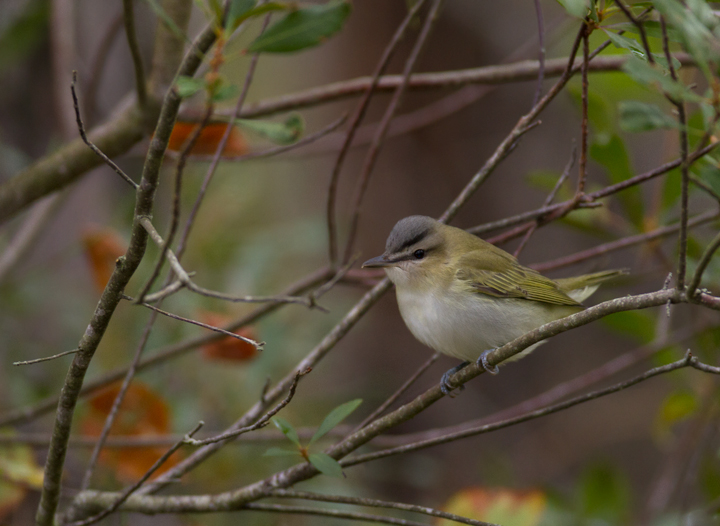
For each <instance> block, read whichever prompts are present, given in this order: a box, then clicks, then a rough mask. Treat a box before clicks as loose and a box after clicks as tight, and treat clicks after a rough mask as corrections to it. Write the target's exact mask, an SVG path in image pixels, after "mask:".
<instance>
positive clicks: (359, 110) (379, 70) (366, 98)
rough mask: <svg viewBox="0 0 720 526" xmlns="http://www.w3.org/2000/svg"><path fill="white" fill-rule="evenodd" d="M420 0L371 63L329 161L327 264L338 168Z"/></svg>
mask: <svg viewBox="0 0 720 526" xmlns="http://www.w3.org/2000/svg"><path fill="white" fill-rule="evenodd" d="M424 3H425V0H422V1H418V2H416V3H415V5H414V6H413V8H412V9H410V10H409V12H408V14H407V15H406V16H405V18H404V19H403V21H402V22H401V24H400V26H398V28H397V30H396V31H395V34H394V35H393V37H392V38H391V39H390V42H389V43H388V45H387V46H385V50H384V51H383V54H382V56H381V57H380V61H379V62H378V65H377V66H376V67H375V72H374V73H373V75H372V77H371V78H370V82H369V83H368V85H367V87H366V88H365V89H364V90H363V97H362V99H361V100H360V102H359V103H358V105H357V107H356V108H355V112H354V113H353V116H352V118H351V119H350V126H349V127H348V131H347V133H346V134H345V138H344V141H343V144H342V146H341V147H340V151H339V152H338V156H337V159H336V160H335V164H334V165H333V169H332V172H331V175H330V183H329V187H328V199H327V208H326V212H325V213H326V216H327V217H326V221H327V228H328V257H329V259H330V266H331V267H334V266H335V264H336V263H337V225H336V222H335V201H336V200H337V185H338V181H339V178H340V172H341V171H342V167H343V165H344V163H345V157H346V155H347V152H348V151H349V149H350V145H351V144H352V141H353V138H354V137H355V132H356V131H357V129H358V126H360V122H361V121H362V119H363V118H364V117H365V112H366V111H367V108H368V106H369V105H370V100H371V98H372V95H373V93H374V92H375V89H376V87H377V86H378V83H379V81H380V77H381V75H382V74H383V72H384V71H385V69H386V68H387V65H388V63H389V62H390V59H391V58H392V56H393V55H394V54H395V50H396V49H397V46H398V44H399V43H400V41H401V40H402V38H403V35H405V31H406V30H407V28H408V27H409V25H410V22H411V21H412V20H413V18H414V17H415V16H416V15H417V13H418V12H419V11H420V8H421V7H422V6H423V4H424Z"/></svg>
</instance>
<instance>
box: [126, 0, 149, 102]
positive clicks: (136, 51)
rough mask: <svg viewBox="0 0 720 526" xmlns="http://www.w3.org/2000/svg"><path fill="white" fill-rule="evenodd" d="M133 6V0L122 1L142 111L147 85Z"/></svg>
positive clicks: (145, 100) (136, 90)
mask: <svg viewBox="0 0 720 526" xmlns="http://www.w3.org/2000/svg"><path fill="white" fill-rule="evenodd" d="M133 5H134V3H133V0H123V23H124V24H125V35H126V36H127V40H128V47H129V48H130V56H132V61H133V67H134V68H135V92H136V93H137V100H138V105H139V106H140V108H141V109H143V110H144V109H145V106H146V105H147V85H146V81H145V70H144V68H143V60H142V54H141V53H140V44H138V40H137V33H136V32H135V13H134V7H133Z"/></svg>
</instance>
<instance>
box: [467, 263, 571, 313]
mask: <svg viewBox="0 0 720 526" xmlns="http://www.w3.org/2000/svg"><path fill="white" fill-rule="evenodd" d="M455 277H456V278H457V279H458V280H461V281H464V282H466V283H467V284H468V285H469V286H470V287H471V288H472V290H474V291H475V292H477V293H478V294H485V295H487V296H492V297H495V298H522V299H527V300H531V301H540V302H543V303H551V304H553V305H580V303H578V302H577V301H575V300H574V299H572V298H571V297H570V296H568V295H567V294H566V293H565V292H563V291H562V290H561V289H560V287H558V285H557V284H556V283H555V282H554V281H553V280H551V279H549V278H546V277H545V276H543V275H542V274H540V273H539V272H536V271H534V270H532V269H529V268H526V267H523V266H522V265H520V264H519V263H518V262H517V261H516V260H515V258H514V257H512V256H511V255H510V254H507V253H506V252H501V251H499V250H498V252H495V251H492V252H491V251H488V250H482V251H473V252H470V253H468V254H466V255H464V256H463V257H462V258H460V260H459V261H458V271H457V273H456V274H455Z"/></svg>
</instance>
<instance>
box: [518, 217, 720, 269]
mask: <svg viewBox="0 0 720 526" xmlns="http://www.w3.org/2000/svg"><path fill="white" fill-rule="evenodd" d="M718 217H720V212H714V211H709V212H705V213H704V214H700V215H699V216H697V217H694V218H693V219H691V220H690V221H688V228H692V227H695V226H699V225H702V224H705V223H708V222H710V221H712V220H713V219H717V218H718ZM678 230H680V223H676V224H674V225H669V226H664V227H660V228H656V229H655V230H651V231H650V232H645V233H643V234H636V235H634V236H628V237H624V238H622V239H617V240H615V241H610V242H609V243H604V244H602V245H598V246H596V247H593V248H589V249H587V250H581V251H580V252H576V253H574V254H570V255H567V256H563V257H560V258H557V259H553V260H550V261H545V262H543V263H536V264H532V265H528V266H529V267H530V268H532V269H535V270H537V271H538V272H545V271H548V270H554V269H558V268H562V267H567V266H570V265H574V264H576V263H580V262H582V261H586V260H588V259H593V258H596V257H598V256H601V255H603V254H607V253H609V252H613V251H615V250H620V249H622V248H626V247H629V246H633V245H639V244H641V243H647V242H648V241H652V240H653V239H658V238H660V237H665V236H669V235H671V234H674V233H675V232H677V231H678Z"/></svg>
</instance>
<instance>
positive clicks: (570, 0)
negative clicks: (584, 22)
mask: <svg viewBox="0 0 720 526" xmlns="http://www.w3.org/2000/svg"><path fill="white" fill-rule="evenodd" d="M591 1H592V0H557V2H558V3H559V4H560V5H561V6H563V7H564V8H565V11H567V12H568V13H569V14H570V15H571V16H574V17H575V18H585V16H586V15H587V12H588V9H590V2H591Z"/></svg>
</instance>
